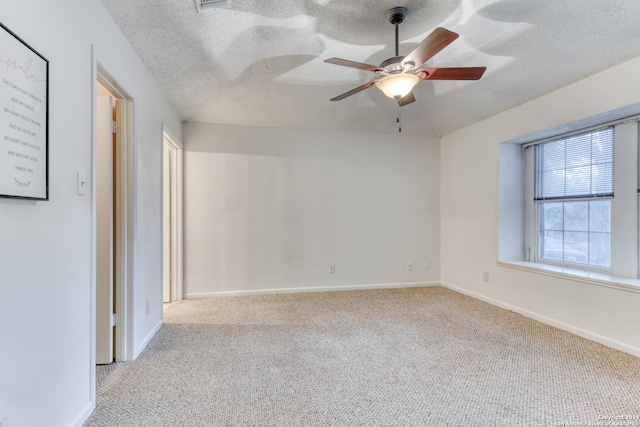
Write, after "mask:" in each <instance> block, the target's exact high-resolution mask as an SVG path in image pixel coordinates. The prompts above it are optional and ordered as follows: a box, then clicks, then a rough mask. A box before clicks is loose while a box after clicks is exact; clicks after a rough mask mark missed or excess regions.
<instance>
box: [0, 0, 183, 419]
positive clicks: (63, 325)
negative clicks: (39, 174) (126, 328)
mask: <svg viewBox="0 0 640 427" xmlns="http://www.w3.org/2000/svg"><path fill="white" fill-rule="evenodd" d="M0 20H1V21H2V23H3V24H4V25H6V26H7V27H9V28H10V29H11V30H12V31H14V32H15V33H17V34H18V35H19V36H20V37H22V38H23V39H24V40H25V41H26V42H27V43H29V44H30V45H31V46H32V47H33V48H34V49H36V50H37V51H39V52H40V53H41V54H42V55H43V56H44V57H46V58H47V59H48V60H49V71H50V74H49V77H50V81H49V99H50V104H49V126H50V127H49V165H50V166H49V167H50V169H49V186H50V200H49V201H38V202H33V201H21V200H11V199H0V235H1V236H2V237H1V239H0V272H1V275H0V290H1V292H2V296H1V297H0V348H2V355H1V356H0V361H1V363H0V417H3V416H4V424H3V427H5V426H7V427H16V426H44V425H46V426H69V425H74V424H76V425H77V424H81V423H82V421H83V420H84V419H85V418H86V417H87V416H88V415H89V413H90V411H91V409H92V405H93V404H94V402H93V401H92V400H91V399H92V384H91V373H92V372H93V371H94V369H95V367H94V366H92V365H91V360H90V350H91V331H90V325H91V304H92V302H91V274H92V272H91V245H92V242H91V217H92V212H91V194H89V193H88V194H87V195H84V196H79V195H77V193H76V173H77V172H81V173H82V174H84V176H86V177H91V173H92V171H91V167H92V151H91V149H92V138H93V135H92V120H93V118H92V114H93V111H92V105H93V99H92V87H93V85H94V84H95V82H94V81H93V76H92V67H93V63H92V56H91V45H92V44H94V45H95V53H96V57H97V60H99V61H100V62H101V63H102V64H103V65H104V67H105V68H107V69H108V70H109V71H110V72H111V73H112V74H113V76H114V77H116V78H117V79H118V81H119V83H120V84H121V85H122V86H123V87H125V88H126V89H127V90H128V91H129V93H130V94H131V95H132V96H133V97H134V98H135V108H136V111H135V115H136V131H135V132H136V143H137V149H136V168H137V169H136V184H135V189H136V214H135V216H136V222H137V225H138V231H137V233H136V236H135V238H136V246H135V254H134V262H135V267H134V268H135V310H136V316H135V337H134V343H135V346H136V349H137V350H139V347H140V346H141V344H142V343H144V342H145V340H146V339H147V338H148V335H149V334H150V333H151V332H152V331H153V330H154V328H155V327H157V325H158V324H159V323H160V322H161V320H162V295H161V292H162V289H161V283H162V280H161V262H162V256H161V246H162V245H161V203H160V202H161V196H162V192H161V182H162V181H161V166H162V163H161V156H162V122H164V123H165V124H166V125H167V126H168V127H169V128H170V129H171V130H172V132H173V133H174V134H176V135H180V134H181V123H180V120H179V118H178V116H177V115H176V114H175V113H174V112H173V110H172V109H171V107H170V106H169V104H168V102H167V100H166V99H165V98H164V97H163V96H162V95H161V94H160V92H159V90H158V88H157V87H156V86H155V84H154V82H153V79H152V78H151V76H150V75H149V73H148V72H147V71H146V70H145V69H144V67H143V66H142V64H141V62H140V61H139V60H138V59H137V57H136V56H135V55H134V53H133V51H132V50H131V48H130V47H129V45H128V44H127V42H126V41H125V39H124V37H123V36H122V34H121V33H120V32H119V30H118V29H117V28H116V27H115V24H114V23H113V21H112V20H111V18H110V17H109V16H108V15H107V13H106V11H105V10H104V8H103V7H102V4H101V3H100V2H99V1H98V0H64V1H57V2H51V1H46V0H34V1H29V2H26V1H24V0H3V1H2V2H0ZM147 299H148V300H150V302H151V312H150V313H149V315H146V314H145V310H144V305H145V302H146V300H147Z"/></svg>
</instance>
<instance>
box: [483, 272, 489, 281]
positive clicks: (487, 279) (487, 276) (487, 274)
mask: <svg viewBox="0 0 640 427" xmlns="http://www.w3.org/2000/svg"><path fill="white" fill-rule="evenodd" d="M482 279H483V280H484V281H485V282H488V281H489V273H487V272H486V271H485V272H484V274H483V275H482Z"/></svg>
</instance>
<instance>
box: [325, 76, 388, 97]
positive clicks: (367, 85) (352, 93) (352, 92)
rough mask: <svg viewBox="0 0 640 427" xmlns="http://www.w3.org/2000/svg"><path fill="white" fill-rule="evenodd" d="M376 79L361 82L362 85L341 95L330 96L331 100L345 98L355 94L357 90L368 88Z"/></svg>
mask: <svg viewBox="0 0 640 427" xmlns="http://www.w3.org/2000/svg"><path fill="white" fill-rule="evenodd" d="M377 81H378V80H373V81H370V82H369V83H365V84H363V85H362V86H358V87H357V88H355V89H351V90H350V91H348V92H345V93H343V94H342V95H338V96H336V97H335V98H331V101H341V100H343V99H345V98H346V97H348V96H351V95H355V94H356V93H358V92H361V91H363V90H365V89H369V88H370V87H371V86H373V85H374V84H376V82H377Z"/></svg>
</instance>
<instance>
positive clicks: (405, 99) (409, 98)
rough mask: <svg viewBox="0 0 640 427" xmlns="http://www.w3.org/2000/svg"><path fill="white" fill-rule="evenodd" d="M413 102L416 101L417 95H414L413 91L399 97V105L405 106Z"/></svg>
mask: <svg viewBox="0 0 640 427" xmlns="http://www.w3.org/2000/svg"><path fill="white" fill-rule="evenodd" d="M412 102H416V97H415V96H413V91H411V92H409V94H408V95H405V96H404V97H402V98H400V99H398V105H399V106H401V107H404V106H405V105H407V104H411V103H412Z"/></svg>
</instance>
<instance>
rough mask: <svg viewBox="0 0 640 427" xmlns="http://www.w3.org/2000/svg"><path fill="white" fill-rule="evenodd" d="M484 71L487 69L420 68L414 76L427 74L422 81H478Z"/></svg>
mask: <svg viewBox="0 0 640 427" xmlns="http://www.w3.org/2000/svg"><path fill="white" fill-rule="evenodd" d="M486 69H487V67H458V68H421V69H419V70H417V71H416V74H419V73H420V72H424V73H427V75H426V76H424V77H422V80H479V79H480V77H482V75H483V74H484V72H485V70H486ZM418 77H420V76H418Z"/></svg>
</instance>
